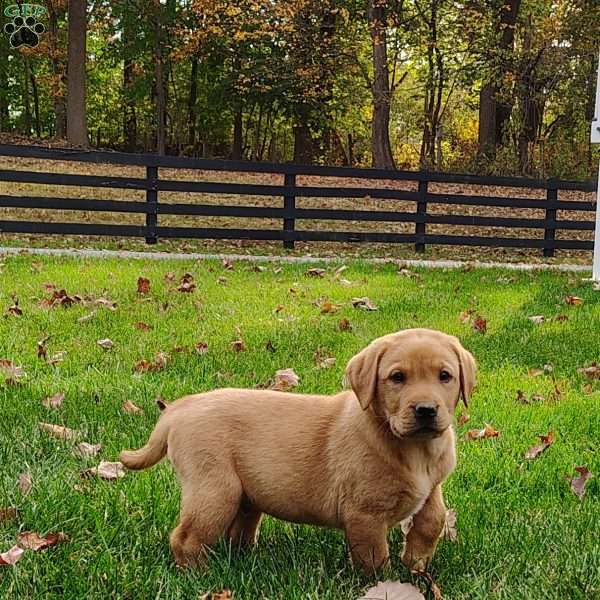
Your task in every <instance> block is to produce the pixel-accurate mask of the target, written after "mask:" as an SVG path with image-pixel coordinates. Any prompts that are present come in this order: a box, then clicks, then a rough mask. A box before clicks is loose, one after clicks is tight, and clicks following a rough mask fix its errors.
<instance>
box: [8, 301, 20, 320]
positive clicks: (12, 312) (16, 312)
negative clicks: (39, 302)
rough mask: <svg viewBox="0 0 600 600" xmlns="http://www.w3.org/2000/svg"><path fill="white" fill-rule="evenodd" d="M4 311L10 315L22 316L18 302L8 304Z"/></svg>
mask: <svg viewBox="0 0 600 600" xmlns="http://www.w3.org/2000/svg"><path fill="white" fill-rule="evenodd" d="M6 312H7V313H8V314H9V315H12V316H13V317H21V316H23V311H22V310H21V309H20V308H19V305H18V304H16V303H15V304H13V305H12V306H9V307H8V309H7V310H6Z"/></svg>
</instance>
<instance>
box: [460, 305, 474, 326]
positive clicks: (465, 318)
mask: <svg viewBox="0 0 600 600" xmlns="http://www.w3.org/2000/svg"><path fill="white" fill-rule="evenodd" d="M474 312H475V311H474V310H473V309H472V308H469V309H467V310H463V311H462V312H461V313H460V315H458V320H459V321H460V322H461V323H468V322H469V321H470V320H471V317H472V316H473V313H474Z"/></svg>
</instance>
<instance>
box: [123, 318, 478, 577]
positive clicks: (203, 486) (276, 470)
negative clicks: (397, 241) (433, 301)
mask: <svg viewBox="0 0 600 600" xmlns="http://www.w3.org/2000/svg"><path fill="white" fill-rule="evenodd" d="M442 369H445V370H447V371H448V372H449V373H450V375H451V379H450V380H449V381H447V382H442V381H440V371H441V370H442ZM398 370H401V371H402V373H403V374H404V376H405V380H404V382H397V381H394V380H392V379H391V376H392V375H393V374H394V373H395V372H396V371H398ZM346 376H347V379H348V381H349V383H350V385H351V386H352V391H342V392H340V393H339V394H336V395H334V396H315V395H305V394H288V393H282V392H275V391H265V390H244V389H221V390H215V391H213V392H208V393H205V394H198V395H194V396H186V397H184V398H181V399H180V400H178V401H176V402H174V403H173V404H170V405H168V406H167V407H166V408H165V410H164V412H163V413H162V415H161V417H160V419H159V421H158V423H157V425H156V428H155V429H154V431H153V433H152V435H151V436H150V439H149V440H148V443H147V444H146V446H144V447H143V448H141V449H140V450H137V451H123V452H122V453H121V461H122V462H123V463H124V464H125V465H126V466H127V467H129V468H132V469H142V468H145V467H148V466H151V465H153V464H155V463H156V462H158V461H159V460H160V459H161V458H162V457H163V456H164V454H165V453H167V454H168V457H169V459H170V461H171V463H172V464H173V467H174V468H175V471H176V473H177V475H178V477H179V480H180V482H181V486H182V504H181V519H180V523H179V525H178V526H177V528H176V529H175V530H174V531H173V533H172V534H171V547H172V550H173V553H174V555H175V559H176V561H177V563H178V564H180V565H197V564H200V563H202V561H203V559H204V558H205V550H206V548H207V547H208V546H210V545H212V544H214V543H215V542H216V541H217V540H218V539H219V538H220V537H221V536H223V535H228V536H229V537H230V539H231V540H232V541H233V542H234V543H236V544H253V543H254V542H255V540H256V537H257V532H258V528H259V525H260V520H261V517H262V514H263V513H267V514H269V515H272V516H274V517H278V518H280V519H285V520H287V521H294V522H297V523H310V524H314V525H323V526H328V527H337V528H340V529H343V530H344V531H345V533H346V537H347V540H348V544H349V547H350V551H351V555H352V558H353V561H354V562H355V564H356V565H357V566H359V567H360V568H362V569H363V570H364V571H367V572H371V571H373V570H375V569H377V568H379V567H381V566H382V565H384V564H385V563H386V562H387V560H388V545H387V540H386V536H387V532H388V530H389V529H390V528H391V527H394V526H395V525H397V524H398V523H399V522H400V521H401V520H403V519H406V518H407V517H410V516H411V515H412V516H413V527H412V529H411V530H410V532H409V534H408V536H407V539H406V544H405V549H404V552H403V556H402V560H403V561H404V562H405V564H407V565H408V566H411V567H415V568H423V567H424V566H425V565H426V564H427V563H428V562H429V561H430V560H431V557H432V556H433V553H434V551H435V547H436V544H437V540H438V537H439V535H440V532H441V530H442V528H443V525H444V518H445V507H444V502H443V499H442V492H441V484H442V482H443V481H444V480H445V479H446V477H447V476H448V475H449V474H450V472H451V471H452V470H453V469H454V466H455V462H456V457H455V451H454V441H455V440H454V431H453V429H452V414H453V412H454V409H455V408H456V405H457V403H458V400H459V397H460V396H461V395H462V397H463V399H464V401H465V403H466V402H467V400H468V398H469V396H470V394H471V392H472V389H473V386H474V384H475V361H474V360H473V357H472V356H471V354H470V353H469V352H467V351H466V350H465V349H464V348H463V347H462V346H461V345H460V343H459V341H458V340H457V339H456V338H454V337H452V336H448V335H445V334H443V333H441V332H437V331H432V330H428V329H409V330H405V331H400V332H398V333H395V334H391V335H387V336H384V337H382V338H379V339H377V340H375V341H374V342H372V343H371V344H370V345H369V346H368V347H367V348H365V349H364V350H363V351H362V352H360V353H359V354H358V355H356V356H355V357H354V358H352V360H350V362H349V364H348V368H347V372H346ZM423 402H424V403H426V404H428V406H435V407H436V408H437V411H438V413H437V419H436V422H435V428H434V431H431V430H430V431H426V432H423V431H417V429H418V427H419V423H418V422H417V418H416V417H415V405H416V404H419V403H423Z"/></svg>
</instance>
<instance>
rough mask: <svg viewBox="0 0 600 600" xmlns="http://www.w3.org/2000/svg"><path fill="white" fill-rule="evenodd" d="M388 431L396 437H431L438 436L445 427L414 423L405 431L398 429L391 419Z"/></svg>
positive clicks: (424, 438)
mask: <svg viewBox="0 0 600 600" xmlns="http://www.w3.org/2000/svg"><path fill="white" fill-rule="evenodd" d="M389 426H390V431H391V432H392V434H393V435H395V436H396V437H397V438H413V439H423V440H427V439H432V438H437V437H440V436H441V435H442V434H443V433H444V431H446V429H448V428H447V427H444V428H439V427H436V426H434V425H429V424H428V425H416V426H415V427H413V428H411V429H407V430H405V431H399V430H398V429H397V428H396V427H395V426H394V423H393V422H392V421H389Z"/></svg>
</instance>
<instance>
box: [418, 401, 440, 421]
mask: <svg viewBox="0 0 600 600" xmlns="http://www.w3.org/2000/svg"><path fill="white" fill-rule="evenodd" d="M437 410H438V409H437V406H435V405H434V404H417V405H416V406H415V415H416V416H417V419H434V418H435V417H436V416H437Z"/></svg>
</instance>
